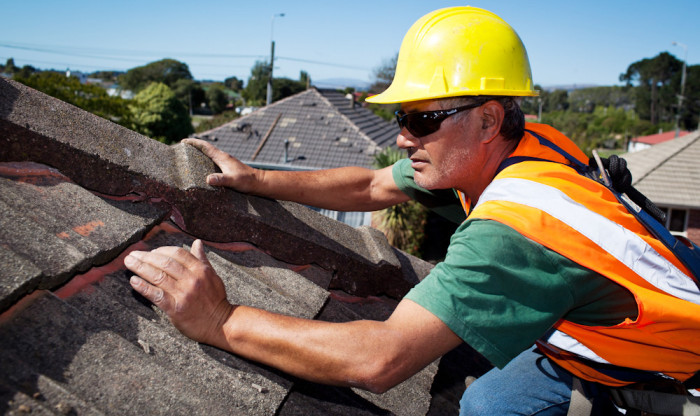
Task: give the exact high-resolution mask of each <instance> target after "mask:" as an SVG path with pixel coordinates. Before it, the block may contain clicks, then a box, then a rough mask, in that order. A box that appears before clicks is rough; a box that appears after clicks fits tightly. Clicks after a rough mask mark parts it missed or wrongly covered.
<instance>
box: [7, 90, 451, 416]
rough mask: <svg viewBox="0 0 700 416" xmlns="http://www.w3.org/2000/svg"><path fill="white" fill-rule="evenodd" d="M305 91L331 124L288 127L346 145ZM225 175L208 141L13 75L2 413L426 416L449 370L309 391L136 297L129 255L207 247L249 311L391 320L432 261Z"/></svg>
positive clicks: (316, 99) (233, 296)
mask: <svg viewBox="0 0 700 416" xmlns="http://www.w3.org/2000/svg"><path fill="white" fill-rule="evenodd" d="M304 97H306V98H304V99H305V100H306V103H311V104H313V105H311V106H310V107H314V106H315V107H318V108H321V107H323V108H322V111H325V112H326V116H324V118H323V119H321V118H320V117H318V118H317V119H315V121H314V122H313V123H309V122H308V120H309V119H306V120H307V121H305V122H304V123H300V122H298V121H293V120H292V118H296V120H299V119H301V118H303V117H302V116H296V115H295V116H290V115H286V116H285V118H284V121H283V124H285V127H283V128H285V129H287V128H289V129H296V130H294V134H297V135H300V134H301V133H302V132H305V131H308V130H309V128H311V130H312V131H314V132H315V134H317V135H318V136H319V137H321V136H322V135H323V134H326V135H328V136H327V137H326V139H324V140H327V141H329V142H334V141H335V138H334V137H333V135H332V134H330V130H329V129H328V128H327V126H330V125H331V124H333V123H330V122H329V119H332V120H334V121H335V120H340V119H345V118H344V117H345V116H342V115H338V114H339V113H337V114H336V113H333V114H334V115H333V117H327V115H328V113H329V112H330V113H332V112H333V111H335V110H333V109H332V108H331V107H329V104H328V103H327V101H326V100H325V99H324V98H323V97H322V96H321V95H320V94H318V92H315V91H312V92H310V93H307V95H306V96H304ZM290 101H291V100H290ZM291 104H292V103H290V102H287V103H286V104H285V105H291ZM326 123H328V124H326ZM229 129H230V128H229ZM244 130H245V129H241V131H237V132H236V134H245V131H244ZM347 132H349V133H353V132H355V133H353V134H356V133H357V130H356V129H355V128H354V127H352V128H348V129H347ZM261 134H265V132H262V133H261ZM241 140H246V139H245V138H242V139H241ZM248 140H250V141H251V143H253V145H255V146H257V144H258V142H257V140H258V136H256V135H255V134H252V135H251V137H250V138H249V139H248ZM349 140H350V141H352V140H354V139H353V138H349ZM358 140H359V139H358ZM362 140H366V138H363V139H362ZM340 143H344V142H342V141H340ZM307 145H308V147H309V148H311V146H312V145H313V146H315V145H316V144H315V143H314V142H310V143H307V142H305V141H301V143H300V147H299V149H306V147H303V146H307ZM325 146H326V147H324V145H320V146H319V149H320V150H319V151H327V149H328V145H325ZM336 146H337V145H336ZM372 146H374V145H372ZM251 147H252V146H251ZM252 151H254V148H253V150H252ZM304 151H306V150H304ZM314 151H315V150H314ZM261 155H262V153H261ZM213 171H214V165H213V163H212V162H211V161H210V160H209V159H208V158H206V157H204V156H203V155H202V154H201V153H200V152H199V151H197V150H196V149H194V148H191V147H189V146H184V145H175V146H166V145H163V144H162V143H158V142H156V141H154V140H151V139H149V138H147V137H144V136H141V135H138V134H136V133H134V132H131V131H129V130H126V129H123V128H121V127H119V126H116V125H114V124H112V123H110V122H107V121H105V120H103V119H100V118H99V117H96V116H94V115H91V114H88V113H86V112H84V111H82V110H79V109H77V108H75V107H73V106H70V105H68V104H65V103H62V102H60V101H58V100H55V99H53V98H51V97H48V96H45V95H43V94H41V93H38V92H36V91H34V90H31V89H29V88H27V87H24V86H22V85H20V84H17V83H14V82H11V81H5V80H0V214H1V215H0V240H1V241H2V244H0V261H2V264H3V268H2V271H0V313H2V314H1V315H0V358H1V359H0V398H2V400H0V413H11V412H19V411H26V410H27V409H29V410H31V411H33V412H35V413H36V412H39V413H40V412H42V411H45V410H46V411H56V410H58V411H61V412H63V411H65V412H75V413H80V414H231V413H240V414H266V415H267V414H305V415H306V414H333V413H335V414H425V413H426V412H428V411H429V410H428V409H429V407H430V406H432V404H433V403H435V401H434V397H433V396H432V395H431V384H432V380H433V379H434V378H435V374H436V372H437V371H438V370H437V369H438V364H437V362H436V363H433V364H431V365H430V366H428V367H427V368H426V369H424V370H423V371H422V372H421V373H419V374H418V375H416V376H414V377H412V378H410V379H409V380H407V381H406V382H404V383H403V384H402V385H401V386H399V387H397V388H396V389H393V390H391V391H389V392H387V393H385V394H383V395H372V394H368V393H366V392H359V391H353V390H352V389H342V388H336V387H328V386H320V385H317V384H314V383H308V382H303V381H300V380H297V379H295V378H294V377H291V376H288V375H285V374H282V373H280V372H278V371H276V370H273V369H270V368H267V367H265V366H261V365H258V364H256V363H252V362H249V361H247V360H245V359H242V358H240V357H237V356H235V355H232V354H229V353H226V352H224V351H221V350H218V349H216V348H212V347H209V346H206V345H200V344H197V343H195V342H194V341H191V340H189V339H187V338H185V337H184V336H182V335H181V334H180V333H179V332H178V331H177V330H176V329H175V328H174V327H173V326H172V325H171V324H170V323H169V321H168V319H167V317H166V316H165V315H164V314H163V313H162V312H161V311H160V310H159V309H157V308H155V307H153V306H152V305H151V304H150V303H149V302H148V301H146V300H145V299H143V298H142V297H141V296H140V295H138V294H136V292H134V291H133V290H132V289H131V287H130V285H129V283H128V279H129V276H130V275H129V273H128V272H127V270H126V269H125V268H124V266H123V258H124V256H126V254H127V253H128V252H129V251H130V250H133V249H152V248H155V247H160V246H163V245H176V246H184V247H188V246H190V245H191V244H192V241H193V239H194V238H201V239H203V240H204V242H205V247H206V250H207V253H208V256H209V258H210V260H211V262H212V264H213V267H214V268H215V269H216V271H217V272H218V273H219V274H220V275H221V276H222V278H223V280H224V283H225V285H226V286H227V290H228V292H227V293H228V295H229V297H230V300H232V301H234V302H240V303H245V304H248V305H252V306H259V307H262V308H264V309H267V310H272V311H277V312H280V313H284V314H288V315H293V316H300V317H305V318H309V319H321V320H328V321H333V322H342V321H346V320H350V319H360V318H361V319H384V318H386V317H387V316H388V315H389V314H390V313H391V311H392V310H393V308H394V307H395V305H396V303H397V302H398V299H400V298H401V296H403V294H405V293H406V291H407V290H408V289H409V288H410V287H411V286H412V285H413V284H415V283H416V282H418V281H419V280H420V279H422V278H423V277H424V276H425V275H427V273H428V271H429V270H430V268H431V267H432V266H431V265H430V264H428V263H425V262H423V261H421V260H419V259H416V258H414V257H412V256H409V255H407V254H406V253H403V252H401V251H399V250H396V249H394V248H392V247H390V246H389V245H388V244H387V242H386V239H385V238H384V237H383V235H382V234H381V233H379V232H378V231H376V230H373V229H369V228H362V229H355V228H352V227H348V226H346V225H344V224H342V223H339V222H337V221H333V220H330V219H328V218H326V217H324V216H322V215H320V214H318V213H315V212H313V211H312V210H309V209H307V208H305V207H303V206H300V205H298V204H293V203H287V202H278V201H271V200H268V199H263V198H257V197H252V196H247V195H242V194H239V193H237V192H234V191H231V190H227V189H214V188H212V187H209V186H207V185H206V184H205V183H204V178H205V177H206V175H207V174H208V173H211V172H213ZM41 289H48V290H50V291H44V290H41ZM25 295H26V296H25ZM357 299H359V301H357ZM3 311H4V312H3ZM458 384H459V383H458ZM453 406H454V407H453V408H452V411H455V410H456V406H457V403H456V402H455V403H453ZM441 408H442V407H441ZM61 409H63V410H61ZM65 412H64V413H65Z"/></svg>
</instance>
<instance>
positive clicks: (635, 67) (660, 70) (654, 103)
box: [620, 52, 683, 124]
mask: <svg viewBox="0 0 700 416" xmlns="http://www.w3.org/2000/svg"><path fill="white" fill-rule="evenodd" d="M682 67H683V63H682V62H681V61H679V60H678V59H676V58H675V57H674V56H673V55H671V54H669V53H668V52H662V53H660V54H659V55H657V56H655V57H654V58H646V59H642V60H640V61H637V62H633V63H632V64H630V66H629V67H628V68H627V72H625V73H624V74H620V81H626V82H627V85H630V86H631V85H634V84H636V85H637V94H636V108H637V111H638V112H639V115H640V117H641V118H642V119H645V120H649V121H651V123H652V124H656V123H658V122H659V121H670V120H673V118H674V117H675V109H674V106H675V105H676V94H678V93H679V92H680V88H679V87H678V86H677V85H674V84H673V83H672V82H671V81H672V80H673V78H674V76H675V75H676V74H678V73H679V72H680V71H681V69H682Z"/></svg>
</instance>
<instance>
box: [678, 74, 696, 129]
mask: <svg viewBox="0 0 700 416" xmlns="http://www.w3.org/2000/svg"><path fill="white" fill-rule="evenodd" d="M684 95H685V97H684V100H683V109H682V111H681V125H682V126H683V128H685V129H686V130H695V129H697V128H698V124H699V123H700V65H693V66H689V67H688V68H686V82H685V94H684Z"/></svg>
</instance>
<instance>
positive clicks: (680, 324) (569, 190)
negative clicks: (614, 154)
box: [460, 123, 700, 386]
mask: <svg viewBox="0 0 700 416" xmlns="http://www.w3.org/2000/svg"><path fill="white" fill-rule="evenodd" d="M526 129H527V130H530V131H532V132H535V133H536V135H533V134H531V133H529V132H528V133H526V134H525V136H524V137H523V138H522V139H521V141H520V143H519V145H518V147H517V148H516V150H515V151H514V152H513V154H512V155H511V156H510V159H511V160H517V159H518V158H521V159H524V160H525V161H523V162H522V163H515V164H511V165H510V166H507V167H505V168H503V169H502V170H501V171H500V172H499V173H498V174H497V175H496V177H495V178H494V180H493V181H492V182H491V184H489V186H488V187H487V188H486V189H485V190H484V192H483V193H482V195H481V196H480V197H479V201H478V202H477V203H476V204H475V206H474V207H473V209H472V207H471V206H470V201H469V200H468V199H467V198H466V197H465V196H464V195H463V194H461V193H460V199H461V200H462V204H463V206H464V209H465V211H466V212H467V215H468V217H469V218H470V219H472V218H482V219H490V220H494V221H498V222H500V223H503V224H505V225H507V226H509V227H511V228H513V229H514V230H516V231H517V232H519V233H520V234H522V235H524V236H525V237H528V238H529V239H531V240H533V241H535V242H537V243H539V244H541V245H543V246H545V247H547V248H549V249H551V250H553V251H556V252H557V253H559V254H561V255H563V256H564V257H567V258H569V259H571V260H572V261H574V262H576V263H578V264H580V265H581V266H583V267H586V268H588V269H591V270H593V271H595V272H597V273H599V274H601V275H603V276H605V277H607V278H608V279H610V280H612V281H613V282H615V283H617V284H619V285H621V286H622V287H624V288H625V289H627V290H628V291H629V292H630V293H632V295H633V296H634V298H635V300H636V302H637V307H638V316H637V319H636V320H632V319H629V318H627V319H626V320H625V321H624V322H622V323H620V324H618V325H614V326H585V325H579V324H575V323H573V322H570V321H567V320H566V319H561V320H560V321H559V322H557V323H556V324H555V325H554V327H553V328H552V330H550V331H549V332H548V333H547V334H546V335H545V336H543V337H542V338H541V339H540V340H539V341H538V345H539V347H540V350H541V351H542V352H543V353H544V354H546V355H547V356H548V357H549V358H551V359H552V360H554V361H555V362H556V363H558V364H559V365H560V366H562V367H563V368H565V369H566V370H568V371H569V372H571V373H573V374H574V375H575V376H577V377H580V378H582V379H585V380H589V381H594V382H599V383H603V384H607V385H611V386H622V385H626V384H631V383H633V382H636V381H641V379H640V378H638V376H640V374H641V375H642V376H643V377H642V378H649V376H650V375H653V376H661V377H664V378H667V377H672V378H675V379H677V380H680V381H685V380H687V379H688V378H690V377H691V376H693V375H694V374H695V373H696V372H697V371H698V370H700V290H699V289H698V286H697V285H696V282H695V281H694V279H693V278H692V277H690V276H692V274H691V273H690V272H689V271H688V269H687V268H686V267H685V266H683V264H682V263H681V262H680V261H679V260H678V259H677V258H676V256H674V255H673V254H672V252H671V251H670V250H669V249H668V248H666V246H664V245H663V244H662V243H661V242H660V241H659V240H657V239H656V238H654V237H653V236H652V235H651V234H650V233H649V231H648V230H647V229H646V228H645V227H644V226H643V225H642V224H641V223H640V222H639V221H638V220H637V219H636V218H635V217H634V215H632V214H630V213H629V212H628V211H627V209H625V207H624V206H623V205H622V204H621V203H620V202H619V201H618V200H617V198H616V196H615V195H614V194H613V193H612V192H611V191H610V190H608V189H607V188H606V187H605V186H603V185H602V184H600V183H598V182H596V181H594V180H591V179H589V178H587V177H585V176H583V175H581V174H579V173H578V172H577V171H576V170H575V169H574V168H573V167H572V166H571V165H570V164H569V162H568V161H567V158H566V157H564V156H563V155H562V154H561V153H560V152H559V151H556V150H553V149H552V148H551V147H548V144H551V143H553V144H554V145H555V146H554V147H558V148H559V149H560V150H563V151H565V152H566V153H568V154H569V155H570V156H571V157H572V158H575V159H577V160H578V161H580V162H582V163H583V164H587V161H588V158H587V157H586V156H585V155H584V154H583V152H581V150H580V149H578V147H576V145H575V144H574V143H573V142H571V141H570V140H569V139H568V138H567V137H565V136H564V135H563V134H561V133H559V132H558V131H556V130H555V129H553V128H551V127H548V126H545V125H540V124H532V123H526ZM537 135H538V136H540V138H545V142H547V141H548V143H545V144H543V143H541V141H540V140H539V139H538V138H537V137H536V136H537ZM538 159H544V160H538ZM552 162H558V163H552ZM470 211H471V212H470ZM639 370H643V371H639Z"/></svg>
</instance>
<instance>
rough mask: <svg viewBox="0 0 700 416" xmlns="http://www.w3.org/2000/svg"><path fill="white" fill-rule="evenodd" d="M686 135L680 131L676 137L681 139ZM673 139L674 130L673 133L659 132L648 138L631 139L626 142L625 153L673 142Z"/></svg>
mask: <svg viewBox="0 0 700 416" xmlns="http://www.w3.org/2000/svg"><path fill="white" fill-rule="evenodd" d="M686 134H688V132H687V131H681V132H680V133H679V136H678V137H683V136H685V135H686ZM675 138H676V132H675V130H674V131H667V132H659V133H657V134H652V135H649V136H639V137H633V138H631V139H630V141H629V142H627V151H628V152H630V153H631V152H636V151H639V150H644V149H648V148H650V147H651V146H653V145H655V144H659V143H663V142H667V141H669V140H673V139H675Z"/></svg>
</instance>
